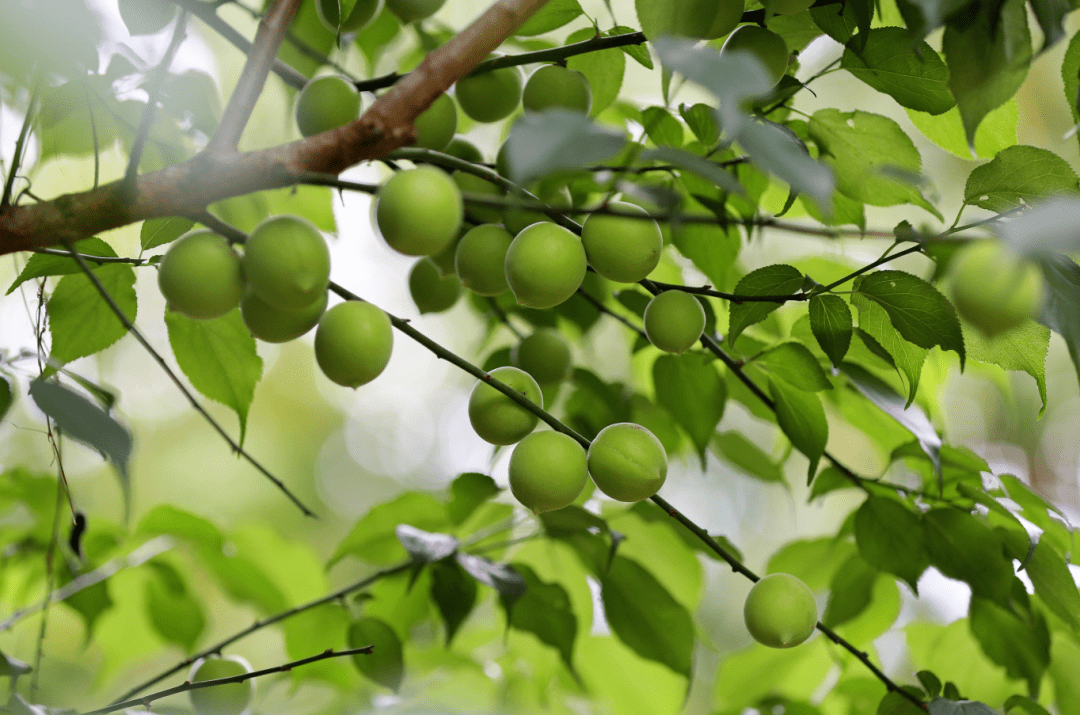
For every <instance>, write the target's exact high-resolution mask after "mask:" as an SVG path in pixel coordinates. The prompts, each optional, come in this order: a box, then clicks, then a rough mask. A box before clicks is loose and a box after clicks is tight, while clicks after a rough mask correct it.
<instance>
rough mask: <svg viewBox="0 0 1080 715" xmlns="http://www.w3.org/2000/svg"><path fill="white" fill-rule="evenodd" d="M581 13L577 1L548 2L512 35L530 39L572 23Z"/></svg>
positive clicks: (549, 0) (560, 0)
mask: <svg viewBox="0 0 1080 715" xmlns="http://www.w3.org/2000/svg"><path fill="white" fill-rule="evenodd" d="M581 13H582V10H581V5H579V4H578V1H577V0H548V3H547V4H546V5H544V6H543V7H541V8H540V9H539V10H537V11H536V12H535V13H533V15H532V17H530V18H529V19H528V20H526V21H525V24H523V25H522V26H521V27H519V28H518V29H517V30H516V31H515V32H514V34H515V35H518V36H521V37H532V36H533V35H543V34H544V33H547V32H551V31H552V30H557V29H559V28H560V27H562V26H563V25H565V24H567V23H568V22H571V21H573V20H574V19H576V18H577V17H579V16H580V15H581Z"/></svg>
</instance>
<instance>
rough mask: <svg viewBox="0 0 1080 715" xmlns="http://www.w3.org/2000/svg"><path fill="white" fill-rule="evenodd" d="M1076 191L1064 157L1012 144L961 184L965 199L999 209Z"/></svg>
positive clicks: (992, 209)
mask: <svg viewBox="0 0 1080 715" xmlns="http://www.w3.org/2000/svg"><path fill="white" fill-rule="evenodd" d="M1076 193H1077V177H1076V172H1075V171H1073V168H1072V167H1071V166H1069V163H1068V162H1067V161H1065V160H1064V159H1062V158H1061V157H1060V156H1058V155H1057V154H1055V153H1053V152H1051V151H1047V150H1046V149H1040V148H1038V147H1033V146H1013V147H1009V148H1007V149H1003V150H1002V151H1001V152H999V153H998V155H997V156H995V157H994V160H993V161H991V162H989V163H987V164H983V165H982V166H978V167H976V168H975V169H974V170H972V172H971V174H970V175H969V176H968V179H967V184H966V185H965V186H964V203H967V204H972V205H974V206H979V207H980V208H984V209H988V210H990V211H993V212H995V213H1002V212H1005V211H1008V210H1009V209H1012V208H1016V207H1018V206H1025V205H1031V204H1036V203H1039V202H1040V201H1043V200H1045V199H1048V198H1050V197H1052V196H1060V195H1062V194H1066V195H1074V196H1075V195H1076ZM1057 250H1065V249H1061V248H1058V249H1057Z"/></svg>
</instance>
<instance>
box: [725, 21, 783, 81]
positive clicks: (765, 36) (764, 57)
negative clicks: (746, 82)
mask: <svg viewBox="0 0 1080 715" xmlns="http://www.w3.org/2000/svg"><path fill="white" fill-rule="evenodd" d="M720 52H721V53H724V52H749V53H751V54H753V55H754V56H755V57H757V59H758V61H760V62H761V64H762V66H763V67H764V68H765V74H766V75H767V76H768V77H769V79H770V80H771V81H772V83H773V84H774V85H775V84H776V83H777V82H779V81H780V78H781V77H783V76H784V73H785V72H787V67H788V61H789V59H790V54H789V53H788V46H787V43H786V42H784V38H783V37H781V36H780V35H777V34H776V33H775V32H772V31H771V30H766V29H765V28H763V27H758V26H757V25H742V26H740V27H738V28H736V30H735V31H734V32H732V33H731V35H730V36H729V37H728V38H727V40H726V41H725V42H724V46H723V47H722V48H721V49H720Z"/></svg>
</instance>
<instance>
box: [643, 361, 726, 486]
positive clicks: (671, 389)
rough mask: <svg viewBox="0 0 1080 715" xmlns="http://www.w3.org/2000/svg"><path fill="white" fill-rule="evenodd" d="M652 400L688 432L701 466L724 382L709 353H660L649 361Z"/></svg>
mask: <svg viewBox="0 0 1080 715" xmlns="http://www.w3.org/2000/svg"><path fill="white" fill-rule="evenodd" d="M653 384H654V385H655V387H656V401H657V403H659V404H660V406H662V407H666V408H667V409H668V411H669V412H670V413H671V414H672V416H674V418H675V421H676V422H678V423H679V426H680V427H682V428H683V429H684V430H686V433H687V434H688V435H690V439H691V441H692V442H693V443H694V446H695V447H696V448H697V453H698V456H699V457H700V458H701V462H702V468H704V466H705V449H706V448H707V447H708V446H709V440H711V439H712V437H713V434H715V432H716V425H718V424H720V419H721V418H722V417H723V416H724V405H725V404H726V403H727V386H726V385H725V383H724V381H723V380H722V379H721V378H720V374H719V373H718V372H717V371H716V366H715V365H714V364H713V361H712V358H711V356H710V355H707V354H705V353H691V352H688V353H684V354H683V355H661V356H660V357H658V358H657V359H656V362H654V363H653Z"/></svg>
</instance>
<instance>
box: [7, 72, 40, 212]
mask: <svg viewBox="0 0 1080 715" xmlns="http://www.w3.org/2000/svg"><path fill="white" fill-rule="evenodd" d="M37 100H38V91H37V88H35V89H34V91H33V92H32V93H31V94H30V103H29V104H27V105H26V116H25V117H23V123H22V128H21V129H19V138H18V139H16V140H15V154H14V155H12V157H11V169H10V170H8V175H7V181H5V182H4V195H3V197H2V198H0V211H3V209H5V208H7V206H8V204H10V203H11V190H12V189H13V188H14V186H15V177H16V176H17V175H18V173H19V164H20V163H21V162H22V156H23V151H24V150H25V148H26V138H27V137H28V136H29V135H30V127H31V126H32V125H33V123H34V112H35V111H36V109H37Z"/></svg>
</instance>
